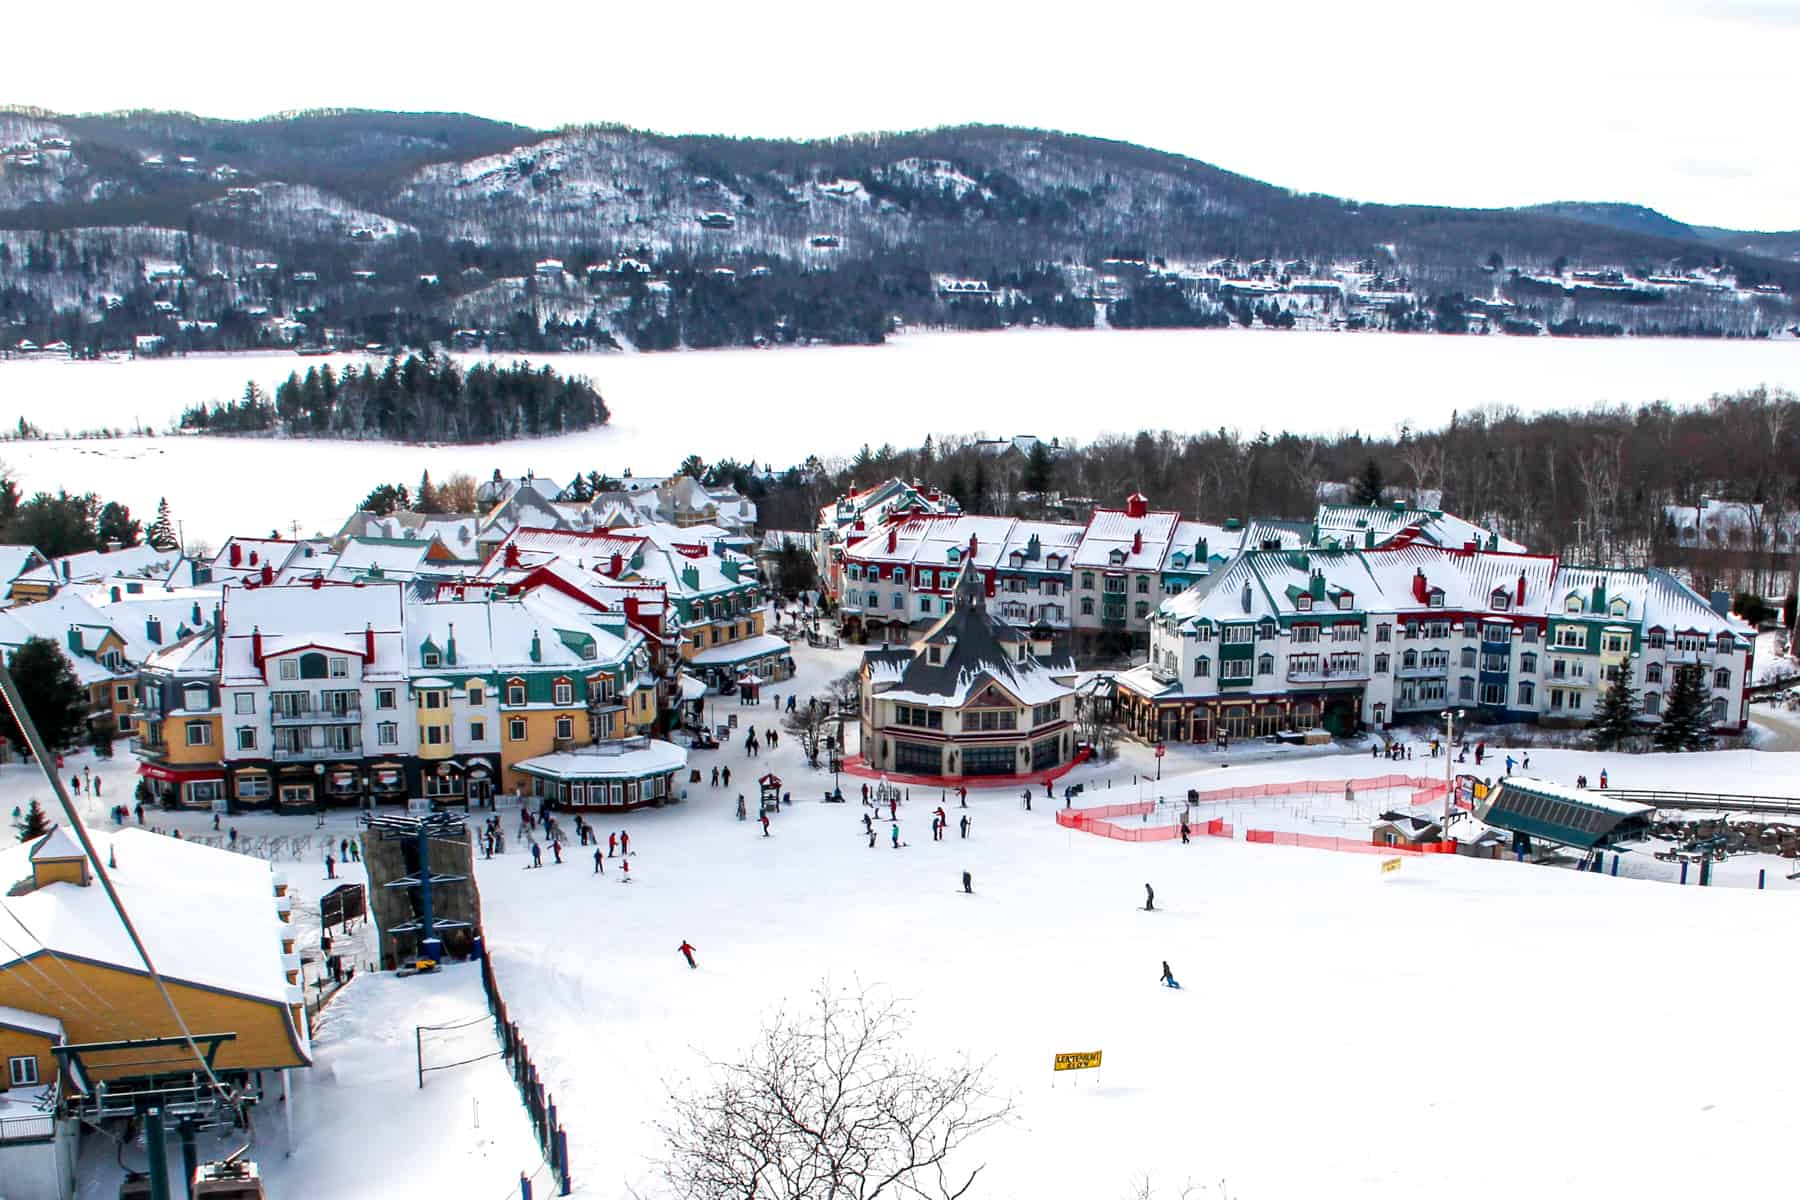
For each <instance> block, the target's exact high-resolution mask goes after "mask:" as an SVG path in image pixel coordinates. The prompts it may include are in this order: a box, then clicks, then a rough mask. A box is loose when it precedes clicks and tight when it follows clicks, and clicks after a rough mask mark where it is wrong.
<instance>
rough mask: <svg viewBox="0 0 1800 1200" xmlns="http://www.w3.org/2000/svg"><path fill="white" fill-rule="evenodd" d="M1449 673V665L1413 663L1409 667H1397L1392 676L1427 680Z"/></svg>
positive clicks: (1446, 662) (1446, 663) (1443, 663)
mask: <svg viewBox="0 0 1800 1200" xmlns="http://www.w3.org/2000/svg"><path fill="white" fill-rule="evenodd" d="M1449 673H1450V663H1449V662H1448V661H1445V662H1441V663H1414V664H1413V665H1412V666H1410V667H1405V666H1403V667H1397V668H1395V670H1394V674H1395V675H1396V676H1398V677H1399V678H1401V679H1429V678H1436V677H1438V676H1442V675H1448V674H1449Z"/></svg>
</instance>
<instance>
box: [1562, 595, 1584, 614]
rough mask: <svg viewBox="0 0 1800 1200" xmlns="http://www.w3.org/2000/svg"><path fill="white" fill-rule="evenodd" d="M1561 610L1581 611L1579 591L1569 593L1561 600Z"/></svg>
mask: <svg viewBox="0 0 1800 1200" xmlns="http://www.w3.org/2000/svg"><path fill="white" fill-rule="evenodd" d="M1563 611H1564V612H1572V613H1578V612H1580V611H1581V594H1580V593H1579V592H1570V593H1569V598H1568V599H1567V600H1564V601H1563Z"/></svg>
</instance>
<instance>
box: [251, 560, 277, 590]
mask: <svg viewBox="0 0 1800 1200" xmlns="http://www.w3.org/2000/svg"><path fill="white" fill-rule="evenodd" d="M251 557H252V558H254V557H256V556H255V555H251ZM262 581H263V586H264V587H267V586H269V585H270V584H271V583H274V582H275V568H274V567H271V566H270V565H269V564H268V563H264V564H263V567H262Z"/></svg>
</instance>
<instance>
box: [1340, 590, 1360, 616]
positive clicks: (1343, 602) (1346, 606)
mask: <svg viewBox="0 0 1800 1200" xmlns="http://www.w3.org/2000/svg"><path fill="white" fill-rule="evenodd" d="M1355 603H1356V595H1355V593H1353V592H1339V593H1338V598H1337V606H1338V611H1339V612H1349V611H1350V609H1351V607H1352V606H1353V605H1354V604H1355Z"/></svg>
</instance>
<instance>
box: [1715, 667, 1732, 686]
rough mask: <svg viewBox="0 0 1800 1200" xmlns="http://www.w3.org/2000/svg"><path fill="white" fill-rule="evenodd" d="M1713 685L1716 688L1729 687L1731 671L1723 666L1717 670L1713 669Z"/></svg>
mask: <svg viewBox="0 0 1800 1200" xmlns="http://www.w3.org/2000/svg"><path fill="white" fill-rule="evenodd" d="M1713 686H1714V687H1716V688H1728V687H1730V686H1731V672H1730V671H1727V670H1726V669H1725V668H1724V667H1720V668H1719V669H1718V670H1716V671H1714V672H1713Z"/></svg>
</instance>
